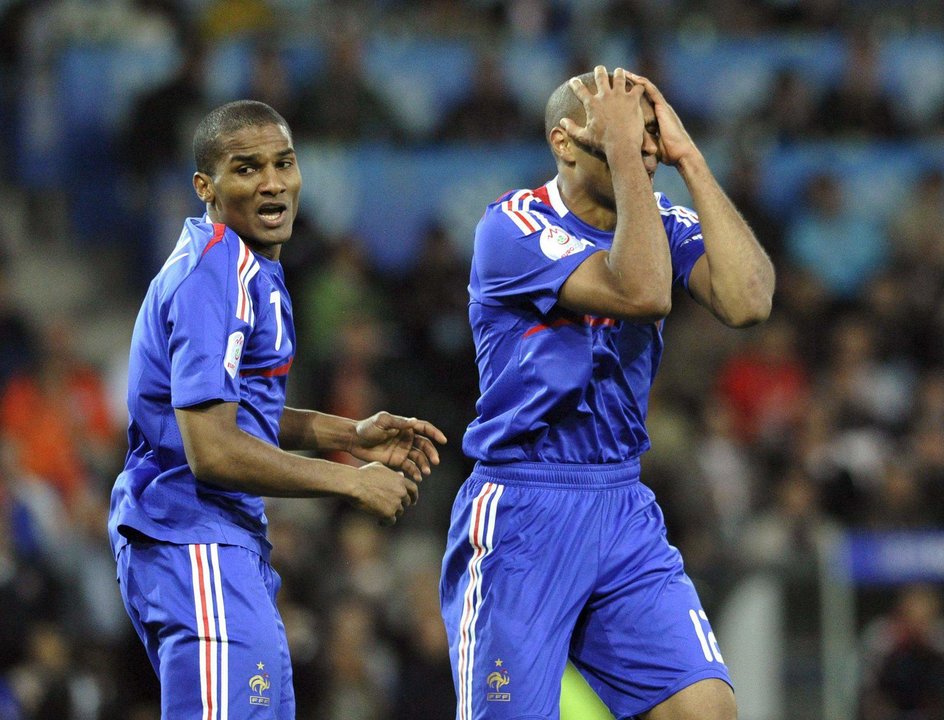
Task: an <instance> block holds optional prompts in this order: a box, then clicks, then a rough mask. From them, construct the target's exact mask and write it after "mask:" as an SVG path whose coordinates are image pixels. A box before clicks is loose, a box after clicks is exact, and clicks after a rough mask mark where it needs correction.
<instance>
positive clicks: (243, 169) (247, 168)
mask: <svg viewBox="0 0 944 720" xmlns="http://www.w3.org/2000/svg"><path fill="white" fill-rule="evenodd" d="M254 170H255V168H254V167H253V166H252V165H240V166H239V167H238V168H236V174H237V175H248V174H249V173H251V172H253V171H254Z"/></svg>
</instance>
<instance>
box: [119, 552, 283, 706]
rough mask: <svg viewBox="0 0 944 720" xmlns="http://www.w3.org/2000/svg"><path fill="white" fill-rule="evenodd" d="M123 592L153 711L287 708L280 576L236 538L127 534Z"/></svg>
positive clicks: (122, 558)
mask: <svg viewBox="0 0 944 720" xmlns="http://www.w3.org/2000/svg"><path fill="white" fill-rule="evenodd" d="M118 582H119V585H120V587H121V597H122V599H123V600H124V603H125V608H126V609H127V611H128V615H130V616H131V622H132V623H133V624H134V628H135V630H137V632H138V635H139V636H140V637H141V640H142V641H143V642H144V646H145V648H146V650H147V653H148V657H150V659H151V664H152V665H153V666H154V671H155V672H156V673H157V676H158V678H159V679H160V682H161V717H162V718H193V719H194V720H198V719H199V720H237V719H241V718H280V719H281V720H291V719H292V718H294V717H295V695H294V691H293V689H292V663H291V660H290V658H289V653H288V645H287V644H286V641H285V627H284V626H283V624H282V618H281V616H280V615H279V611H278V609H277V608H276V604H275V596H276V593H277V592H278V589H279V585H280V579H279V576H278V574H277V573H276V572H275V571H274V570H273V569H272V567H271V566H270V565H269V564H268V563H267V562H266V561H265V560H263V559H262V558H261V557H259V555H257V554H255V553H253V552H252V551H250V550H247V549H246V548H242V547H238V546H236V545H217V544H216V543H214V544H212V545H173V544H170V543H162V542H150V541H143V540H135V541H132V542H131V543H129V544H128V545H126V546H125V547H124V548H122V549H121V551H120V552H119V553H118Z"/></svg>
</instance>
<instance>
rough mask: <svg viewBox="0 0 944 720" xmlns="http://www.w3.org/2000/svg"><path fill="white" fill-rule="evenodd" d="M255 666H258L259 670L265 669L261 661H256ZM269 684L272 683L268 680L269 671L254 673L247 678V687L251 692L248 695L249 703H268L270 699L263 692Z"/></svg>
mask: <svg viewBox="0 0 944 720" xmlns="http://www.w3.org/2000/svg"><path fill="white" fill-rule="evenodd" d="M256 667H257V668H259V670H264V669H265V665H263V664H262V663H257V665H256ZM271 685H272V683H271V682H269V673H267V672H262V673H256V674H255V675H253V676H252V677H251V678H249V689H250V690H251V691H252V694H251V695H250V696H249V704H250V705H268V704H269V702H270V699H269V697H268V696H267V695H265V694H264V693H265V691H266V690H268V689H269V687H270V686H271Z"/></svg>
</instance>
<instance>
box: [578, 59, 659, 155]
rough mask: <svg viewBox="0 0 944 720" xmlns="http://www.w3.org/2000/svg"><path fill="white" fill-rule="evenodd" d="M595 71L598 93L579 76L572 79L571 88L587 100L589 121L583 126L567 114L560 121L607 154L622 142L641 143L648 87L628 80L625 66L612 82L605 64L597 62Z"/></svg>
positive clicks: (589, 145)
mask: <svg viewBox="0 0 944 720" xmlns="http://www.w3.org/2000/svg"><path fill="white" fill-rule="evenodd" d="M593 74H594V80H595V82H596V86H597V91H596V94H591V92H590V91H589V90H588V89H587V86H586V85H584V84H583V83H582V82H581V81H580V80H579V79H578V78H571V79H570V82H569V85H570V88H571V89H572V90H573V91H574V94H575V95H576V96H577V98H578V99H579V100H580V102H581V103H583V107H584V112H585V113H586V116H587V121H586V124H585V125H583V126H582V127H581V126H580V125H578V124H577V123H576V122H575V121H574V120H573V119H572V118H563V119H562V120H561V123H560V124H561V127H562V128H563V129H564V132H566V133H567V134H568V135H569V136H570V137H571V138H573V140H574V142H576V143H577V144H578V145H583V146H585V149H586V148H589V149H590V150H591V151H593V152H595V153H601V154H603V155H606V153H607V151H608V150H612V149H613V148H614V147H616V146H619V145H623V146H626V147H641V146H642V141H643V133H644V120H643V113H642V105H641V103H642V99H643V96H644V93H645V90H644V89H643V88H642V87H639V86H637V85H634V84H633V83H632V82H627V72H626V71H625V70H624V69H623V68H616V69H615V70H614V71H613V83H612V85H611V84H610V78H609V76H608V75H607V72H606V68H605V67H604V66H603V65H597V66H596V67H595V68H594V69H593Z"/></svg>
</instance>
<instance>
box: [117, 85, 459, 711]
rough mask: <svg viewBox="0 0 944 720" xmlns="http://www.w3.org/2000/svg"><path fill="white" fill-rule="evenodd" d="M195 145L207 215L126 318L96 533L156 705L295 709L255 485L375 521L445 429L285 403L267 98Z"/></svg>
mask: <svg viewBox="0 0 944 720" xmlns="http://www.w3.org/2000/svg"><path fill="white" fill-rule="evenodd" d="M194 157H195V160H196V166H197V171H196V173H195V174H194V176H193V186H194V189H195V190H196V193H197V195H198V196H199V198H200V200H201V201H202V202H204V203H205V204H206V215H205V216H204V217H203V218H190V219H188V220H187V221H186V222H185V223H184V228H183V232H182V233H181V235H180V239H179V240H178V242H177V245H176V246H175V247H174V249H173V251H172V252H171V254H170V256H169V257H168V259H167V261H166V262H165V263H164V266H163V267H162V268H161V270H160V272H158V274H157V276H156V277H155V278H154V280H153V281H152V282H151V285H150V287H149V289H148V292H147V295H146V297H145V299H144V302H143V304H142V306H141V310H140V312H139V314H138V318H137V321H136V323H135V327H134V333H133V336H132V340H131V358H130V364H129V371H128V410H129V413H130V423H129V428H128V440H129V451H128V455H127V458H126V461H125V467H124V470H123V471H122V473H121V474H120V475H119V476H118V479H117V481H116V483H115V486H114V489H113V491H112V497H111V511H110V516H109V521H108V532H109V537H110V540H111V544H112V549H113V551H114V553H115V557H116V560H117V563H118V580H119V584H120V588H121V594H122V598H123V600H124V603H125V607H126V608H127V610H128V614H129V615H130V617H131V620H132V623H133V624H134V627H135V629H136V630H137V632H138V634H139V635H140V637H141V640H142V641H143V642H144V645H145V648H146V649H147V652H148V655H149V657H150V659H151V663H152V664H153V666H154V670H155V671H156V672H157V675H158V677H159V678H160V682H161V710H162V717H164V718H205V719H206V720H209V719H210V718H219V719H220V720H223V719H225V718H244V717H245V718H248V717H250V716H251V717H254V718H255V717H266V718H294V717H295V698H294V691H293V689H292V667H291V661H290V659H289V653H288V648H287V646H286V639H285V628H284V627H283V625H282V620H281V618H280V616H279V612H278V609H277V607H276V602H275V598H276V593H277V592H278V588H279V582H280V581H279V576H278V575H277V574H276V572H275V571H274V570H273V569H272V568H271V566H270V565H269V562H268V560H269V550H270V547H271V546H270V545H269V542H268V540H267V539H266V524H267V521H266V517H265V513H264V503H263V500H262V496H281V497H297V498H303V497H308V498H315V497H323V496H334V497H342V498H345V499H347V500H349V501H350V502H351V503H352V504H353V505H354V506H355V507H357V508H359V509H361V510H364V511H365V512H368V513H370V514H372V515H375V516H376V517H378V518H380V520H381V522H384V523H387V524H390V523H393V522H395V521H396V519H397V518H398V517H399V516H400V515H401V514H402V513H403V511H404V510H405V509H406V508H407V507H408V506H409V505H411V504H413V503H414V502H415V501H416V499H417V496H418V493H419V487H418V485H419V483H420V481H421V480H422V477H423V475H427V474H429V472H430V470H431V466H432V465H435V464H437V463H438V462H439V455H438V452H437V450H436V447H435V444H434V441H435V442H440V443H442V442H445V440H446V438H445V436H443V434H442V433H441V432H440V431H439V430H438V429H437V428H436V427H434V426H433V425H432V424H431V423H429V422H426V421H423V420H417V419H416V418H405V417H400V416H396V415H391V414H389V413H384V412H382V413H378V414H376V415H374V416H372V417H370V418H367V419H366V420H361V421H359V422H358V421H355V420H349V419H347V418H341V417H337V416H333V415H327V414H324V413H319V412H314V411H308V410H297V409H294V408H289V407H285V386H286V380H287V376H288V372H289V368H290V367H291V365H292V360H293V358H294V356H295V330H294V326H293V324H292V304H291V300H290V298H289V294H288V291H287V289H286V287H285V282H284V273H283V271H282V267H281V265H280V264H279V254H280V251H281V247H282V245H283V244H284V243H285V242H287V241H288V240H289V238H290V237H291V234H292V225H293V222H294V220H295V216H296V213H297V210H298V196H299V190H300V188H301V182H302V180H301V174H300V172H299V169H298V163H297V160H296V157H295V150H294V148H293V146H292V136H291V131H290V130H289V127H288V124H287V123H286V122H285V120H284V119H283V118H282V117H281V115H279V114H278V113H277V112H276V111H275V110H273V109H272V108H271V107H269V106H268V105H265V104H263V103H259V102H253V101H237V102H234V103H229V104H227V105H223V106H221V107H219V108H217V109H215V110H213V111H212V112H210V113H209V114H208V115H207V116H206V117H205V118H204V119H203V121H202V122H201V123H200V125H199V127H198V128H197V131H196V134H195V136H194ZM286 450H309V451H318V452H326V451H334V450H342V451H347V452H349V453H350V454H351V455H353V456H354V457H356V458H358V459H360V460H363V461H365V462H366V463H368V464H366V465H364V466H363V467H360V468H354V467H350V466H348V465H343V464H338V463H333V462H328V461H326V460H322V459H318V458H309V457H303V456H300V455H295V454H292V453H290V452H286Z"/></svg>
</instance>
